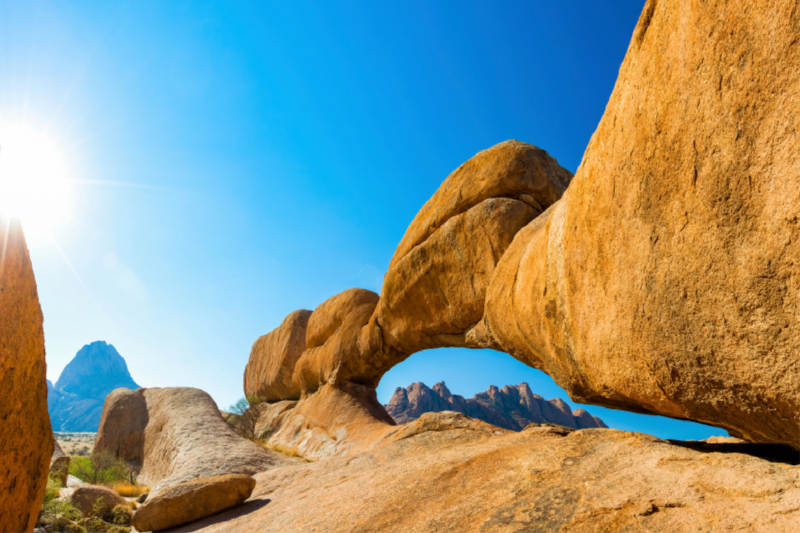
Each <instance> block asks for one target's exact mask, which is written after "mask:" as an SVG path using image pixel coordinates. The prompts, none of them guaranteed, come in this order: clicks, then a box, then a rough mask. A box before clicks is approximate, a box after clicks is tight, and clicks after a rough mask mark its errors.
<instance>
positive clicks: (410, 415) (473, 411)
mask: <svg viewBox="0 0 800 533" xmlns="http://www.w3.org/2000/svg"><path fill="white" fill-rule="evenodd" d="M386 411H387V412H388V413H389V415H390V416H391V417H392V419H394V421H395V422H397V423H398V424H405V423H407V422H410V421H412V420H416V419H417V418H419V417H420V416H422V415H423V414H425V413H436V412H441V411H455V412H457V413H463V414H465V415H467V416H470V417H472V418H477V419H479V420H483V421H484V422H488V423H489V424H492V425H494V426H497V427H501V428H505V429H510V430H512V431H520V430H521V429H523V428H524V427H525V426H527V425H529V424H558V425H560V426H564V427H568V428H573V429H587V428H605V427H608V426H606V425H605V423H603V421H602V420H600V419H599V418H597V417H596V416H592V415H590V414H589V413H588V412H586V411H585V410H583V409H576V410H575V411H574V412H573V411H572V410H571V409H570V408H569V405H567V403H566V402H565V401H563V400H562V399H561V398H554V399H552V400H545V399H544V398H542V397H541V396H539V395H538V394H534V393H533V391H531V388H530V386H529V385H528V384H527V383H521V384H519V385H506V386H505V387H503V388H502V389H501V388H498V387H495V386H491V387H489V390H488V391H486V392H482V393H480V394H476V395H475V396H473V397H472V398H469V399H465V398H464V397H463V396H459V395H458V394H451V393H450V389H448V388H447V385H445V384H444V382H443V381H442V382H439V383H437V384H436V385H434V386H433V387H432V388H431V387H428V386H427V385H425V384H424V383H412V384H411V385H410V386H408V387H407V388H403V387H398V388H397V390H395V391H394V395H393V396H392V399H391V400H389V403H388V404H387V405H386Z"/></svg>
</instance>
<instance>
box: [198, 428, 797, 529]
mask: <svg viewBox="0 0 800 533" xmlns="http://www.w3.org/2000/svg"><path fill="white" fill-rule="evenodd" d="M470 420H471V419H469V418H467V417H465V416H464V415H460V414H457V413H426V414H425V415H423V416H422V417H421V418H420V419H418V420H415V421H413V422H410V423H409V424H405V425H403V426H397V427H396V428H395V430H394V431H396V432H397V434H396V435H394V436H393V437H392V438H391V439H390V442H388V443H386V444H385V445H383V446H380V447H378V448H376V449H374V450H371V451H365V452H363V453H359V454H357V455H350V456H347V457H331V458H327V459H325V460H321V461H317V462H313V463H310V464H304V463H299V464H297V465H295V466H292V467H287V468H280V469H276V470H270V471H267V472H263V473H260V474H257V475H256V476H255V479H256V481H257V484H256V488H255V490H254V491H253V494H252V496H251V497H250V499H249V500H248V501H247V502H246V503H245V504H244V505H243V506H242V507H241V508H239V509H232V510H230V511H227V512H224V513H221V514H219V515H215V516H213V517H209V518H207V519H205V520H202V521H200V522H196V523H194V524H192V526H191V531H194V532H196V533H223V532H224V533H256V532H258V533H270V532H281V533H294V532H298V533H299V532H306V531H329V532H358V533H372V532H375V533H378V532H385V531H425V532H430V533H440V532H441V533H444V532H450V531H459V532H465V533H469V532H475V533H478V532H483V531H493V532H494V531H547V532H550V531H565V532H571V533H584V532H585V533H619V532H622V531H658V532H672V531H675V532H679V531H680V532H683V531H712V530H713V531H729V530H730V531H747V532H749V533H794V532H796V531H797V530H798V526H800V511H798V508H799V507H798V503H799V502H800V485H798V482H797V478H796V476H797V475H798V468H800V467H798V466H797V465H796V464H795V465H791V464H785V463H781V462H769V461H766V460H764V459H761V458H759V457H756V456H753V455H745V454H742V453H738V452H741V451H742V450H741V449H740V450H736V451H735V453H727V452H728V450H727V449H726V445H724V444H719V445H715V446H716V448H715V449H713V450H706V449H704V445H703V444H702V443H697V446H696V449H693V448H690V447H685V446H678V445H674V444H670V443H669V442H666V441H663V440H659V439H657V438H655V437H652V436H650V435H644V434H640V433H628V432H624V431H616V430H611V429H583V430H577V431H575V430H570V429H568V428H564V427H548V426H536V425H533V426H529V427H528V428H526V429H525V430H523V431H522V432H510V431H505V430H500V429H499V428H494V427H492V426H489V425H488V424H485V423H484V422H481V421H478V420H473V421H472V424H469V423H468V422H469V421H470ZM412 429H413V431H411V430H412ZM734 446H735V445H734ZM746 447H747V448H749V449H751V450H757V449H759V448H760V447H763V445H755V444H748V445H746Z"/></svg>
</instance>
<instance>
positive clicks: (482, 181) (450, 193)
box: [389, 141, 572, 270]
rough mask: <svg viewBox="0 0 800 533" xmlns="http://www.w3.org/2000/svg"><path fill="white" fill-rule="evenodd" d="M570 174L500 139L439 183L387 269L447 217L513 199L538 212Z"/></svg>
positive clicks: (543, 155) (528, 148)
mask: <svg viewBox="0 0 800 533" xmlns="http://www.w3.org/2000/svg"><path fill="white" fill-rule="evenodd" d="M571 179H572V173H571V172H570V171H568V170H567V169H565V168H562V167H561V166H559V164H558V163H557V162H556V160H555V159H553V158H552V157H550V155H548V153H547V152H545V151H544V150H541V149H539V148H537V147H535V146H533V145H530V144H527V143H523V142H519V141H505V142H502V143H500V144H498V145H495V146H492V147H491V148H489V149H487V150H483V151H482V152H479V153H477V154H476V155H475V156H473V157H472V158H471V159H470V160H469V161H467V162H466V163H464V164H463V165H461V166H460V167H458V168H457V169H456V170H454V171H453V173H452V174H450V175H449V176H448V177H447V179H445V180H444V182H443V183H442V185H441V186H440V187H439V189H438V190H437V191H436V192H435V193H434V195H433V196H432V197H431V199H430V200H428V201H427V202H425V205H424V206H422V209H420V211H419V213H417V216H415V217H414V220H413V221H412V222H411V224H410V225H409V227H408V229H407V230H406V233H405V235H404V236H403V239H402V240H401V241H400V244H399V245H398V246H397V250H396V251H395V253H394V256H393V257H392V261H391V263H390V264H389V270H391V269H392V267H393V266H394V265H395V263H397V262H398V261H400V259H402V258H403V257H405V256H406V255H407V254H408V253H409V252H410V251H411V250H412V249H414V248H415V247H416V246H418V245H419V244H421V243H422V242H424V241H425V240H427V239H428V237H430V235H431V234H432V233H433V232H435V231H436V230H437V229H439V228H440V227H442V226H443V225H444V224H445V222H447V221H448V220H449V219H451V218H452V217H454V216H456V215H458V214H461V213H465V212H466V211H468V210H469V209H470V208H472V207H474V206H476V205H478V204H479V203H481V202H483V201H484V200H488V199H489V198H517V199H519V200H522V201H524V202H526V203H529V204H530V205H531V206H532V207H533V208H534V210H535V211H536V212H537V213H541V212H542V211H544V210H545V209H547V208H548V207H549V206H550V205H552V204H553V203H554V202H556V201H557V200H558V199H559V198H561V195H562V194H564V191H565V190H567V185H569V182H570V180H571Z"/></svg>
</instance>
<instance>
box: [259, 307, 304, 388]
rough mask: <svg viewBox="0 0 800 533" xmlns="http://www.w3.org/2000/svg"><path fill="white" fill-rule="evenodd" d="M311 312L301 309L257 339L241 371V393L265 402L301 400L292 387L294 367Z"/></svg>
mask: <svg viewBox="0 0 800 533" xmlns="http://www.w3.org/2000/svg"><path fill="white" fill-rule="evenodd" d="M310 317H311V311H307V310H304V309H301V310H299V311H295V312H294V313H291V314H290V315H289V316H287V317H286V318H285V319H284V321H283V323H282V324H281V325H280V327H278V328H276V329H274V330H272V331H270V332H269V333H267V334H266V335H264V336H262V337H260V338H259V339H258V340H257V341H256V342H255V344H253V349H252V350H251V351H250V360H249V361H248V363H247V367H246V368H245V371H244V390H245V395H246V396H247V397H248V398H249V397H253V396H256V397H258V399H259V400H261V401H265V402H274V401H280V400H285V399H289V398H291V399H298V398H300V390H299V389H298V388H297V387H295V386H293V384H292V373H293V372H294V367H295V364H297V360H298V359H299V358H300V355H301V354H302V353H303V350H305V349H306V328H307V327H308V319H309V318H310Z"/></svg>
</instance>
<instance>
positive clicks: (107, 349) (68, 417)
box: [47, 341, 139, 432]
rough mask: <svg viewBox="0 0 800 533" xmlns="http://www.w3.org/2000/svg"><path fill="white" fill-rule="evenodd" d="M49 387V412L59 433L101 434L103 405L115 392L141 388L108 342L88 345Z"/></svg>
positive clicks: (48, 383) (123, 360) (49, 383)
mask: <svg viewBox="0 0 800 533" xmlns="http://www.w3.org/2000/svg"><path fill="white" fill-rule="evenodd" d="M47 385H48V398H47V403H48V409H49V412H50V418H51V420H52V423H53V427H54V428H55V431H88V432H95V431H97V428H98V425H99V423H100V416H101V415H102V413H103V402H104V401H105V399H106V396H107V395H108V393H110V392H111V391H112V390H114V389H117V388H120V387H124V388H128V389H138V388H139V385H137V384H136V383H135V382H134V381H133V378H131V375H130V373H129V372H128V365H127V364H126V363H125V359H123V358H122V356H121V355H120V354H119V352H117V350H116V348H114V346H112V345H111V344H107V343H106V342H104V341H97V342H93V343H91V344H87V345H86V346H84V347H83V348H81V349H80V350H79V351H78V353H77V354H76V355H75V357H74V358H73V359H72V361H70V362H69V364H68V365H67V366H66V367H64V370H63V371H62V372H61V376H60V377H59V378H58V381H56V384H55V385H53V384H52V383H51V382H49V381H48V382H47Z"/></svg>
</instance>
